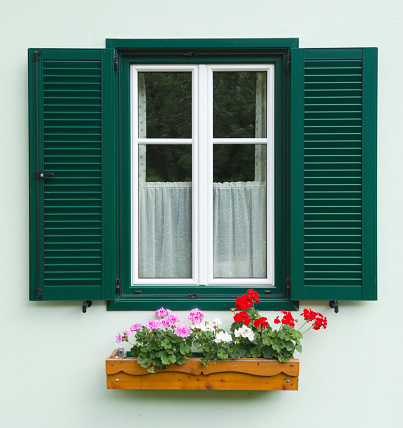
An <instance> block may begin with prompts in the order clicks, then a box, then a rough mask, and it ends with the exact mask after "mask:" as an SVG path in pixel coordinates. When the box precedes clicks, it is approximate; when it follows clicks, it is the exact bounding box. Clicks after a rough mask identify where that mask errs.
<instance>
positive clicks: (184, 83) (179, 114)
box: [138, 72, 192, 138]
mask: <svg viewBox="0 0 403 428" xmlns="http://www.w3.org/2000/svg"><path fill="white" fill-rule="evenodd" d="M138 81H139V82H138V93H139V95H138V96H139V138H192V73H189V72H181V73H179V72H144V73H139V79H138Z"/></svg>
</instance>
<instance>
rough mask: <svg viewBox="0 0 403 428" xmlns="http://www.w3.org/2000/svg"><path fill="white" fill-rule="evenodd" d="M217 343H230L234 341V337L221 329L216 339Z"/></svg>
mask: <svg viewBox="0 0 403 428" xmlns="http://www.w3.org/2000/svg"><path fill="white" fill-rule="evenodd" d="M214 342H215V343H229V342H232V337H231V335H230V334H228V333H225V331H220V332H219V333H217V336H216V337H215V339H214Z"/></svg>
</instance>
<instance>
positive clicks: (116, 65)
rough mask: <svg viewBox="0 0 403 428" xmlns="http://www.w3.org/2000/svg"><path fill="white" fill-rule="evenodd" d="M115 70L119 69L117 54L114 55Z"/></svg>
mask: <svg viewBox="0 0 403 428" xmlns="http://www.w3.org/2000/svg"><path fill="white" fill-rule="evenodd" d="M115 71H119V55H115Z"/></svg>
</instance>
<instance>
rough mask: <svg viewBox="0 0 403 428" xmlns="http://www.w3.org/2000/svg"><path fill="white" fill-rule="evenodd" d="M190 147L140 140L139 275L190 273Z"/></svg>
mask: <svg viewBox="0 0 403 428" xmlns="http://www.w3.org/2000/svg"><path fill="white" fill-rule="evenodd" d="M191 177H192V147H191V145H163V144H161V145H156V144H152V145H139V230H138V236H139V260H138V263H139V277H140V278H191V277H192V183H191Z"/></svg>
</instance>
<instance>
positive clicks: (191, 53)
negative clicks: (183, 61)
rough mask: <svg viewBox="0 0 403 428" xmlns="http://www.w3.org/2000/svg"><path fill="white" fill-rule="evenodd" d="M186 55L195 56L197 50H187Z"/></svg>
mask: <svg viewBox="0 0 403 428" xmlns="http://www.w3.org/2000/svg"><path fill="white" fill-rule="evenodd" d="M185 55H186V56H197V52H196V51H187V52H186V53H185Z"/></svg>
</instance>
